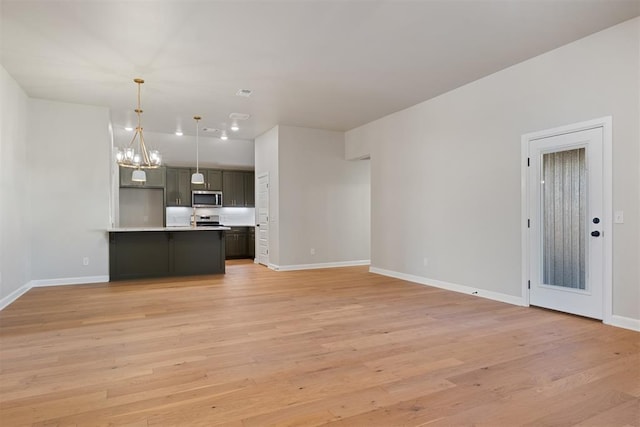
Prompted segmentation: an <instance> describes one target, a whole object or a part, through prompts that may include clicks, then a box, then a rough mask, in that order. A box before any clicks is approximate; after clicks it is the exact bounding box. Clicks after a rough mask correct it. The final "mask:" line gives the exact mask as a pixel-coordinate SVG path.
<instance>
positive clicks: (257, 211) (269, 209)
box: [254, 171, 271, 267]
mask: <svg viewBox="0 0 640 427" xmlns="http://www.w3.org/2000/svg"><path fill="white" fill-rule="evenodd" d="M261 178H267V212H268V213H267V215H268V218H271V206H270V203H271V187H270V180H271V178H270V177H269V172H268V171H267V172H264V173H261V174H260V175H257V176H256V198H255V200H256V212H255V215H256V224H260V200H259V199H260V188H259V185H258V183H259V182H260V179H261ZM267 223H268V221H267ZM259 236H260V227H257V230H256V237H257V238H256V241H255V253H256V257H255V259H254V263H256V264H261V263H260V237H259ZM270 246H271V224H269V227H268V228H267V263H266V264H264V265H266V266H267V267H268V266H270V265H271V262H270V259H271V256H270V254H269V249H270Z"/></svg>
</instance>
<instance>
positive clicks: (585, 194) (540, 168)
mask: <svg viewBox="0 0 640 427" xmlns="http://www.w3.org/2000/svg"><path fill="white" fill-rule="evenodd" d="M602 140H603V131H602V128H595V129H589V130H583V131H579V132H572V133H567V134H563V135H556V136H551V137H547V138H541V139H536V140H533V141H531V142H530V143H529V159H530V166H529V168H528V169H529V171H528V172H529V179H528V183H529V197H530V199H529V214H530V229H529V233H530V234H529V243H530V248H529V254H530V260H529V262H530V276H531V285H530V290H529V302H530V304H531V305H536V306H540V307H545V308H550V309H554V310H560V311H564V312H567V313H573V314H578V315H582V316H587V317H593V318H596V319H602V315H603V301H602V299H603V261H604V258H603V249H604V248H603V245H604V244H603V238H602V214H603V194H602V193H603V185H602V182H603V181H602V180H603V176H602V171H603V168H602V161H603V152H602V150H603V141H602Z"/></svg>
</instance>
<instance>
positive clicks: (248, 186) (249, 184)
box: [244, 172, 256, 208]
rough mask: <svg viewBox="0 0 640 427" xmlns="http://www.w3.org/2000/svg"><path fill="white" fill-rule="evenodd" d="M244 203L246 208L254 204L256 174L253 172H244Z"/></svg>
mask: <svg viewBox="0 0 640 427" xmlns="http://www.w3.org/2000/svg"><path fill="white" fill-rule="evenodd" d="M244 205H245V206H246V207H248V208H249V207H250V208H252V207H254V206H255V205H256V174H255V173H254V172H245V173H244Z"/></svg>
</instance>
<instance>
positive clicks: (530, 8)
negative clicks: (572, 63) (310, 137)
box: [0, 0, 640, 139]
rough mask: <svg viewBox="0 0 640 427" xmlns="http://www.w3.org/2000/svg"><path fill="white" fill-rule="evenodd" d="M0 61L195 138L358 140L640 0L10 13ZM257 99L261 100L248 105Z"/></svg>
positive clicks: (636, 9)
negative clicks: (271, 134)
mask: <svg viewBox="0 0 640 427" xmlns="http://www.w3.org/2000/svg"><path fill="white" fill-rule="evenodd" d="M1 8H2V9H1V13H2V16H1V18H2V19H1V25H2V27H1V36H2V39H1V49H0V55H1V56H0V60H1V63H2V65H3V66H4V67H5V69H6V70H7V71H8V72H9V74H11V75H12V76H13V78H15V79H16V80H17V81H18V83H19V84H20V85H21V86H22V87H23V89H24V90H25V91H26V92H27V94H28V95H29V96H31V97H35V98H44V99H51V100H58V101H66V102H74V103H81V104H91V105H104V106H108V107H110V108H111V111H112V119H113V125H114V127H116V128H123V127H125V126H127V125H131V124H133V123H134V119H135V115H134V113H133V109H134V108H135V103H136V85H135V84H134V83H133V78H134V77H142V78H144V79H145V80H146V83H145V84H144V85H143V87H142V107H143V109H144V115H143V125H144V128H145V131H155V132H163V133H173V132H174V131H175V130H176V128H182V130H183V131H184V132H185V134H187V133H189V134H193V133H194V132H195V131H194V129H195V124H194V121H193V119H192V117H193V115H194V114H199V115H201V116H203V120H202V122H201V125H202V126H207V127H215V128H223V127H225V126H229V125H230V124H231V122H230V120H229V119H228V116H229V114H230V113H232V112H240V113H248V114H250V115H251V118H250V119H249V120H248V121H246V122H243V123H240V125H241V127H242V129H241V131H240V132H239V133H238V134H237V135H234V136H233V137H234V138H236V139H238V138H245V139H251V138H254V137H255V136H257V135H259V134H261V133H262V132H264V131H266V130H268V129H270V128H271V127H273V126H275V125H276V124H283V125H292V126H305V127H312V128H322V129H330V130H348V129H352V128H354V127H357V126H359V125H362V124H365V123H367V122H370V121H372V120H375V119H377V118H380V117H382V116H385V115H387V114H390V113H392V112H395V111H398V110H401V109H404V108H406V107H409V106H411V105H414V104H417V103H419V102H421V101H424V100H426V99H429V98H432V97H434V96H437V95H439V94H441V93H444V92H447V91H449V90H451V89H453V88H456V87H459V86H461V85H464V84H465V83H468V82H471V81H474V80H477V79H478V78H481V77H483V76H486V75H488V74H491V73H493V72H496V71H498V70H500V69H503V68H505V67H508V66H510V65H513V64H516V63H518V62H521V61H523V60H525V59H528V58H531V57H533V56H536V55H539V54H541V53H543V52H546V51H548V50H551V49H553V48H556V47H558V46H561V45H563V44H566V43H569V42H571V41H574V40H576V39H578V38H581V37H584V36H586V35H588V34H591V33H594V32H597V31H599V30H602V29H604V28H607V27H609V26H612V25H614V24H617V23H620V22H622V21H625V20H627V19H631V18H633V17H635V16H638V15H640V0H521V1H520V0H499V1H494V0H487V1H483V0H469V1H457V0H440V1H437V0H432V1H426V0H425V1H355V0H354V1H299V2H293V1H269V0H266V1H216V2H213V1H211V2H205V1H154V2H151V1H115V0H114V1H82V2H81V1H72V0H67V1H45V0H40V1H37V0H36V1H25V0H2V3H1ZM239 89H251V90H253V95H252V96H251V97H250V98H242V97H238V96H235V93H236V92H237V91H238V90H239Z"/></svg>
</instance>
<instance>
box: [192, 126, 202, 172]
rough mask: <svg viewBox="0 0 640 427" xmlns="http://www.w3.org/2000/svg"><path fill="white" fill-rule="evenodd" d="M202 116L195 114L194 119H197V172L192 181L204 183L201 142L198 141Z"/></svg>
mask: <svg viewBox="0 0 640 427" xmlns="http://www.w3.org/2000/svg"><path fill="white" fill-rule="evenodd" d="M200 119H202V117H200V116H193V120H195V121H196V173H194V174H193V175H191V183H192V184H204V175H203V174H201V173H200V152H199V147H198V145H199V143H198V137H199V135H198V131H199V128H200Z"/></svg>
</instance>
